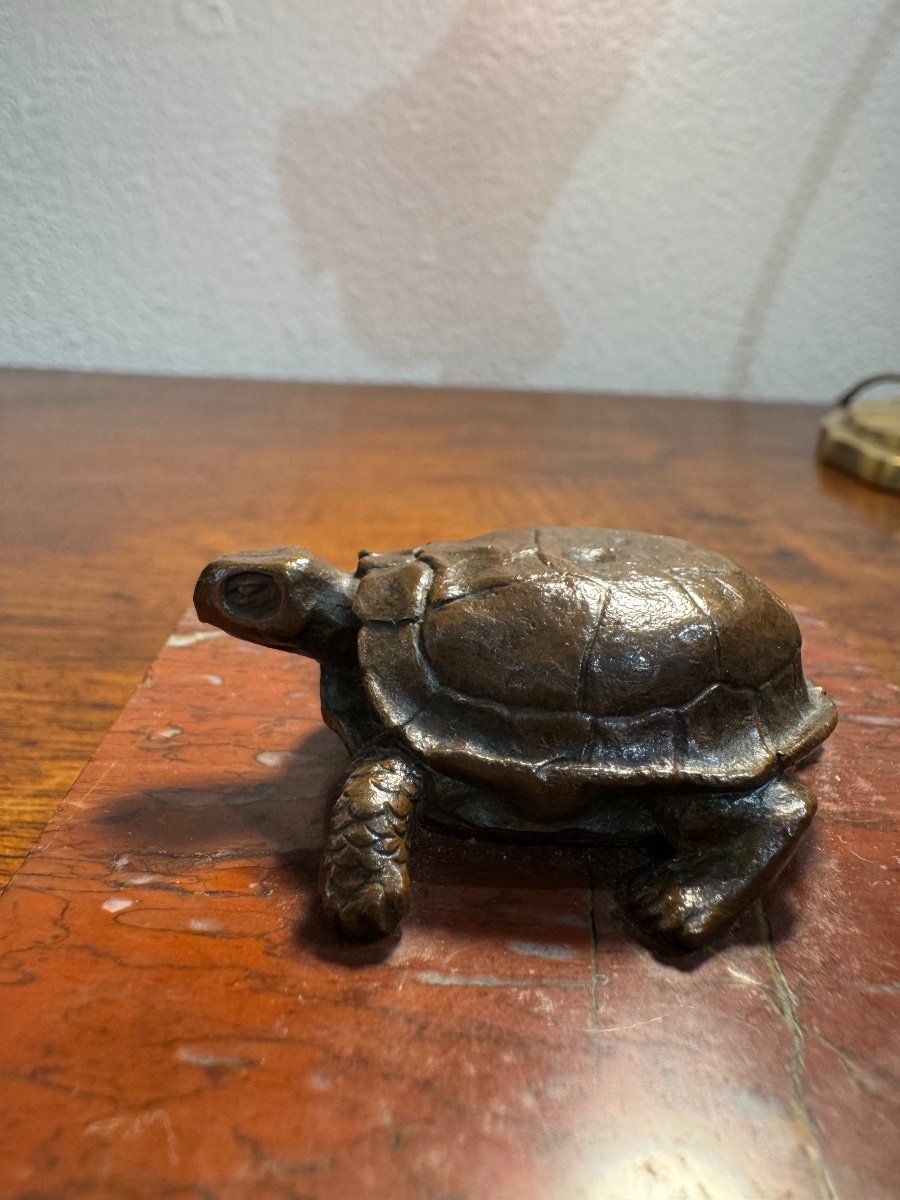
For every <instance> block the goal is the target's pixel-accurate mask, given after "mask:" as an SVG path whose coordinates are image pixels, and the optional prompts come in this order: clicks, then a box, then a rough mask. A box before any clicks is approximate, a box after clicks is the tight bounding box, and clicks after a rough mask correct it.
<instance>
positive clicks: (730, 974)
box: [0, 616, 900, 1200]
mask: <svg viewBox="0 0 900 1200" xmlns="http://www.w3.org/2000/svg"><path fill="white" fill-rule="evenodd" d="M802 621H803V626H804V636H805V640H806V662H807V667H808V669H809V671H810V673H811V674H812V675H813V677H814V678H816V679H817V680H818V681H819V682H821V683H823V684H824V685H825V686H826V687H827V688H828V689H829V690H830V691H831V692H832V694H833V695H834V697H835V699H836V700H837V702H838V706H839V709H840V712H841V718H842V720H841V724H840V725H839V727H838V730H837V732H836V733H835V734H834V736H833V737H832V738H831V740H830V741H829V742H828V743H827V745H826V747H825V748H824V750H823V751H822V752H821V753H820V754H819V756H818V757H817V758H816V759H815V760H814V761H812V762H810V763H808V764H807V765H805V766H804V767H803V769H802V772H801V773H802V776H803V778H804V780H805V782H807V783H808V784H809V785H810V786H811V787H812V788H813V789H814V790H815V791H816V792H817V793H818V795H819V797H820V801H821V808H820V814H819V817H818V818H817V820H816V822H815V824H814V830H813V833H812V834H811V836H810V837H809V838H808V840H807V843H806V845H805V846H804V848H803V850H802V851H801V852H800V854H799V855H798V857H797V859H796V860H795V862H794V863H793V864H792V865H791V866H790V867H789V868H788V871H787V872H786V873H785V875H784V876H783V877H782V879H781V880H780V881H779V882H778V883H777V884H776V885H775V886H774V887H773V888H772V889H770V891H769V893H768V894H767V895H766V897H765V898H764V901H763V903H762V904H757V905H756V907H755V908H754V909H753V910H751V911H750V912H748V913H747V914H746V916H745V918H744V919H743V920H742V921H741V922H740V924H739V925H738V927H736V928H735V929H734V931H733V933H732V935H731V936H730V938H729V940H728V941H727V943H726V944H725V945H724V946H722V947H721V948H720V949H719V950H718V952H716V953H710V954H703V955H696V956H692V957H690V958H688V959H683V960H680V961H675V960H663V959H660V958H656V957H654V956H653V955H651V954H650V953H649V952H648V951H647V950H646V949H645V948H643V947H641V946H640V945H637V944H636V943H635V942H633V941H630V940H629V939H628V938H626V937H625V936H624V935H623V933H622V932H621V930H620V929H619V927H618V925H617V924H616V922H615V921H614V920H613V918H612V917H611V915H610V904H611V902H610V897H609V894H608V889H607V887H606V876H605V873H604V860H603V856H602V855H600V854H598V853H596V852H595V853H594V854H593V855H592V854H591V853H589V852H586V851H583V850H577V849H567V850H562V849H533V848H521V847H513V846H503V845H490V844H485V843H480V842H474V841H464V840H456V839H449V838H446V839H445V838H442V837H439V836H437V835H434V834H429V833H428V832H426V831H421V832H420V833H419V835H418V840H417V844H416V846H415V854H414V857H413V874H414V880H415V896H414V905H413V910H412V913H411V914H410V916H409V918H408V919H407V921H406V922H405V925H404V928H403V933H402V936H401V937H400V938H399V939H398V940H397V939H395V940H392V941H390V942H389V943H387V944H386V945H383V946H379V947H353V946H348V945H346V944H343V943H341V942H340V941H338V940H337V939H336V938H335V937H334V936H333V935H332V934H331V933H330V932H329V931H328V930H327V929H325V928H324V927H323V926H322V924H321V922H320V921H319V918H318V914H317V910H316V904H315V890H314V889H315V875H316V865H317V858H318V852H319V847H320V845H321V842H322V835H323V823H324V819H325V815H326V812H327V807H328V802H329V798H330V797H331V796H332V795H333V794H334V791H335V789H336V787H337V785H338V782H339V780H340V778H341V773H342V771H343V769H344V766H345V756H344V752H343V750H342V748H341V746H340V745H339V743H338V741H337V739H336V738H335V737H334V736H333V735H332V734H331V733H330V732H328V731H327V730H326V729H325V728H324V727H323V726H322V723H321V720H320V717H319V712H318V695H317V689H318V672H317V669H316V667H315V666H314V665H313V664H311V663H309V662H306V661H305V660H302V659H299V658H293V657H290V656H287V655H279V654H276V653H274V652H270V651H266V650H263V649H260V648H257V647H254V646H251V645H249V644H247V643H242V642H237V641H233V640H231V639H229V638H226V637H224V636H223V635H221V634H219V633H218V632H217V631H212V630H209V629H208V628H206V627H204V626H200V625H198V624H197V623H196V621H195V620H194V619H193V618H186V619H185V621H184V622H183V623H182V624H181V626H180V627H179V630H178V632H177V633H176V634H175V635H173V637H172V638H170V639H169V642H168V644H167V646H166V647H165V649H164V650H163V652H162V653H161V655H160V657H159V659H158V661H157V663H156V664H155V666H154V668H153V670H152V671H151V672H150V673H149V674H148V676H147V678H146V680H145V681H144V683H143V685H142V686H141V688H139V689H138V691H137V692H136V693H135V695H134V696H133V698H132V700H131V701H130V702H129V704H128V706H127V707H126V708H125V710H124V711H123V712H122V714H121V716H120V717H119V719H118V721H117V722H116V724H115V726H114V727H113V729H112V730H111V732H110V733H109V734H108V735H107V737H106V738H105V740H104V741H103V743H102V744H101V746H100V747H99V749H98V751H97V753H96V754H95V756H94V758H93V759H92V761H91V763H90V764H89V766H88V767H87V768H86V769H85V771H84V773H83V774H82V776H81V778H80V779H79V781H78V783H77V784H76V786H75V787H74V788H73V789H72V791H71V793H70V794H69V796H68V798H67V800H66V802H65V803H64V805H63V806H62V808H61V809H60V811H59V813H58V814H57V816H56V818H55V819H54V821H53V822H52V823H51V825H50V826H49V827H48V829H47V830H46V832H45V834H44V835H43V837H42V838H41V840H40V843H39V844H38V845H37V846H36V847H35V849H34V851H33V853H32V854H31V856H30V858H29V859H28V861H27V862H26V864H25V865H24V866H23V867H22V869H21V870H20V871H19V872H18V874H17V875H16V877H15V879H14V880H13V882H12V884H11V885H10V887H9V888H8V889H7V891H6V893H5V894H4V895H3V897H2V899H0V984H2V991H0V997H2V1005H3V1008H2V1019H0V1066H2V1078H3V1090H2V1095H3V1103H2V1111H3V1115H2V1128H3V1137H2V1147H3V1153H2V1155H0V1195H2V1196H3V1197H4V1198H9V1200H26V1198H28V1200H43V1198H51V1197H52V1198H56V1197H66V1198H69V1197H72V1198H82V1197H90V1198H92V1197H111V1198H115V1200H129V1198H131V1197H135V1198H137V1197H179V1198H180V1197H185V1198H188V1197H196V1198H197V1200H243V1198H248V1200H249V1198H251V1197H252V1198H254V1200H256V1198H262V1200H265V1198H267V1197H273V1198H280V1197H298V1198H300V1197H302V1198H304V1200H307V1198H309V1200H347V1198H356V1197H359V1198H364V1200H367V1198H369V1197H383V1196H385V1197H387V1196H390V1197H392V1198H393V1200H406V1198H409V1200H421V1198H427V1200H548V1198H552V1200H623V1198H625V1200H632V1198H633V1200H669V1198H670V1197H676V1196H677V1197H686V1198H688V1200H693V1198H694V1197H697V1198H704V1200H705V1198H712V1200H731V1198H735V1200H737V1198H741V1200H744V1198H757V1197H758V1198H759V1200H776V1198H777V1200H805V1198H806V1197H810V1198H816V1200H818V1198H820V1197H821V1198H823V1200H835V1198H840V1200H845V1198H846V1200H878V1198H881V1197H884V1198H888V1197H891V1198H892V1197H895V1196H896V1195H897V1194H898V1191H900V1183H898V1178H897V1176H898V1167H900V1154H898V1149H897V1137H896V1131H897V1124H898V1102H897V1074H898V1068H900V1063H898V1059H900V1047H898V1034H897V999H898V990H900V982H898V979H900V974H898V964H897V931H898V922H897V891H896V887H897V884H896V878H897V866H898V861H900V860H898V846H897V841H896V832H895V831H896V819H897V809H898V793H900V783H898V765H900V693H898V689H896V688H894V687H893V686H892V685H890V684H888V683H886V682H885V681H884V680H882V679H881V678H879V677H878V676H877V675H875V674H874V673H873V672H871V671H870V670H868V669H867V668H866V667H865V666H863V665H862V664H860V663H859V662H857V661H856V660H855V659H854V657H853V656H852V654H851V653H850V651H849V650H848V649H847V648H846V647H844V646H843V645H842V644H841V643H839V642H838V641H837V640H836V639H835V638H834V637H833V636H831V635H830V634H829V632H828V631H827V630H826V629H825V628H824V627H822V626H821V624H820V623H819V622H817V621H815V620H813V619H812V618H811V617H809V616H802Z"/></svg>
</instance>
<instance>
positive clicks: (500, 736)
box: [194, 527, 836, 948]
mask: <svg viewBox="0 0 900 1200" xmlns="http://www.w3.org/2000/svg"><path fill="white" fill-rule="evenodd" d="M194 600H195V603H196V606H197V612H198V613H199V615H200V617H201V619H202V620H204V621H208V622H211V623H212V624H215V625H218V626H220V627H221V628H222V629H224V630H226V631H227V632H228V633H231V634H234V635H235V636H237V637H242V638H246V639H248V640H250V641H252V642H257V643H260V644H262V645H264V646H272V647H275V648H277V649H279V650H287V651H290V652H293V653H296V654H305V655H308V656H309V657H312V658H314V659H316V660H318V662H319V663H320V664H321V669H322V676H321V695H322V713H323V716H324V719H325V721H326V723H327V724H328V725H329V726H330V727H331V728H332V729H333V730H334V731H335V732H336V733H337V734H338V735H339V736H340V738H341V739H342V740H343V741H344V743H345V745H346V746H347V749H348V750H349V752H350V755H351V758H352V763H351V766H350V769H349V772H348V775H347V778H346V781H345V783H344V786H343V789H342V791H341V794H340V796H339V797H338V799H337V801H336V803H335V806H334V809H333V813H332V818H331V826H330V832H329V836H328V842H327V845H326V849H325V854H324V859H323V864H322V879H321V894H322V903H323V906H324V909H325V911H326V912H327V913H328V915H329V917H330V918H331V919H332V920H333V921H334V922H335V923H336V924H337V925H338V926H339V927H340V928H341V929H342V930H343V931H344V933H346V934H347V935H349V936H351V937H356V938H370V937H377V936H382V935H385V934H388V933H391V932H393V930H394V929H395V928H396V927H397V925H398V924H399V922H400V920H401V919H402V917H403V916H404V915H405V913H406V912H407V910H408V908H409V904H410V877H409V870H408V862H407V858H408V851H409V844H410V833H411V828H412V822H413V820H414V819H416V818H419V817H421V818H422V819H424V820H425V821H428V822H430V823H431V824H433V825H436V826H438V827H439V828H441V829H444V830H450V831H455V832H462V833H464V834H465V835H466V836H469V837H470V836H472V835H481V836H487V837H495V838H504V839H508V840H519V841H521V840H526V839H527V840H529V841H547V842H580V843H589V844H590V843H606V844H609V843H612V844H616V843H619V844H621V843H632V842H647V841H648V839H649V843H650V844H651V845H653V846H655V847H656V849H655V851H654V852H653V853H652V854H651V855H650V856H648V857H645V861H644V864H643V866H642V868H641V869H639V870H638V871H636V872H635V873H633V874H632V875H630V876H628V877H627V878H623V880H622V882H621V884H620V887H619V906H620V910H621V912H622V914H623V915H624V917H625V918H626V920H627V921H628V923H629V924H630V925H631V926H632V927H633V928H634V929H635V930H636V931H637V932H639V933H641V934H643V935H645V936H646V937H648V938H649V939H651V940H655V941H662V942H666V943H668V944H670V945H674V946H677V947H681V948H693V947H696V946H698V945H701V944H702V943H703V942H705V941H706V940H707V939H708V938H710V937H712V936H713V935H715V934H716V933H718V932H719V931H721V930H722V929H724V928H726V927H727V926H728V925H729V924H730V923H731V921H732V920H733V919H734V918H735V917H736V916H737V915H738V913H739V912H741V910H742V909H743V908H745V907H746V905H747V904H749V903H750V902H751V901H752V900H753V899H754V898H755V897H756V896H757V895H758V894H759V892H760V890H761V889H762V888H763V887H764V886H765V885H766V884H767V883H768V882H770V881H771V880H772V879H773V878H774V877H775V875H776V874H777V873H778V872H779V871H780V870H781V868H782V867H783V866H784V864H785V863H786V862H787V860H788V858H789V857H790V855H791V854H792V852H793V850H794V849H795V847H796V845H797V843H798V841H799V839H800V837H801V835H802V834H803V832H804V830H805V829H806V827H807V825H808V824H809V822H810V820H811V819H812V816H813V814H814V812H815V808H816V801H815V797H814V796H813V795H812V793H811V792H810V791H809V790H808V789H807V788H805V787H803V786H802V785H801V784H799V783H797V782H795V781H794V780H792V779H791V778H789V777H788V776H787V775H786V774H785V768H787V767H790V766H791V765H792V764H793V763H795V762H796V761H798V760H799V759H800V758H802V757H803V756H804V755H806V754H809V753H810V751H811V750H813V749H814V748H815V747H816V746H817V745H818V744H819V743H820V742H822V741H823V740H824V739H825V738H826V737H827V736H828V734H829V733H830V732H831V730H832V729H833V727H834V724H835V720H836V715H835V709H834V705H833V704H832V703H831V701H830V700H829V699H828V697H827V696H826V695H825V693H824V692H823V691H822V689H821V688H819V687H817V686H816V685H815V684H813V683H811V682H810V681H809V680H808V679H807V678H806V677H805V675H804V673H803V668H802V664H801V659H800V631H799V629H798V627H797V623H796V621H795V619H794V617H793V615H792V614H791V612H790V610H789V609H788V608H787V607H786V606H785V605H784V604H783V603H782V602H781V601H780V600H779V599H778V598H777V597H776V596H775V595H774V594H773V593H772V592H770V591H769V589H768V588H766V587H765V586H764V585H763V584H762V583H760V582H759V580H757V579H754V578H753V577H752V576H751V575H748V574H747V573H746V572H744V571H742V570H741V569H740V568H739V567H737V566H735V564H734V563H732V562H730V561H729V560H728V559H727V558H724V557H723V556H722V555H720V554H716V553H713V552H712V551H708V550H701V549H699V548H698V547H696V546H692V545H690V544H689V543H688V542H683V541H679V540H677V539H675V538H667V537H654V536H651V535H649V534H644V533H628V532H624V531H622V530H614V529H593V528H566V527H548V528H538V529H534V528H529V529H512V530H504V531H501V532H497V533H490V534H486V535H484V536H483V537H476V538H472V539H471V540H469V541H463V542H431V543H429V544H427V545H425V546H420V547H418V548H416V549H411V550H400V551H396V552H393V553H388V554H380V553H371V552H368V551H361V552H360V556H359V562H358V564H357V567H356V570H355V572H354V573H353V574H352V575H351V574H347V573H345V572H343V571H340V570H338V569H336V568H335V567H332V566H331V565H330V564H329V563H327V562H325V561H323V560H322V559H320V558H317V557H316V556H315V555H314V554H311V553H310V552H309V551H307V550H303V549H300V548H298V547H290V548H287V549H281V550H273V551H269V552H249V553H241V554H233V555H229V556H226V557H224V558H220V559H218V560H217V561H216V562H213V563H210V565H209V566H208V567H206V569H205V570H204V571H203V573H202V574H201V576H200V578H199V580H198V582H197V587H196V590H195V594H194Z"/></svg>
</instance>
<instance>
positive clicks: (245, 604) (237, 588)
mask: <svg viewBox="0 0 900 1200" xmlns="http://www.w3.org/2000/svg"><path fill="white" fill-rule="evenodd" d="M222 598H223V600H224V602H225V607H226V608H228V609H229V610H230V611H231V612H233V613H236V614H238V615H239V616H242V617H255V618H256V619H257V620H261V619H263V618H265V617H271V616H274V614H275V613H276V612H277V611H278V609H279V607H280V605H281V591H280V590H279V587H278V584H277V583H276V582H275V580H274V579H273V578H272V576H271V575H267V574H265V573H264V572H263V571H242V572H241V573H240V574H239V575H232V576H231V578H230V579H228V580H227V581H226V583H225V587H224V589H223V594H222Z"/></svg>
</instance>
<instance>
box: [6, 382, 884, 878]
mask: <svg viewBox="0 0 900 1200" xmlns="http://www.w3.org/2000/svg"><path fill="white" fill-rule="evenodd" d="M818 417H819V412H818V411H817V410H816V409H815V408H814V407H813V408H810V407H805V406H800V405H793V406H788V405H775V406H766V405H747V404H732V403H711V402H706V401H691V400H679V401H677V402H675V401H672V400H644V399H639V398H623V397H619V398H613V397H593V396H567V395H540V394H522V395H519V394H513V393H489V392H478V391H473V392H465V391H441V390H435V391H427V390H423V389H417V390H404V389H401V388H397V389H388V388H362V387H329V386H317V385H299V384H298V385H294V384H274V383H272V384H269V383H244V382H221V381H209V380H206V381H204V380H178V381H176V380H169V379H134V378H122V377H115V376H92V375H66V374H49V373H40V372H15V371H6V372H2V373H0V489H2V493H0V535H2V549H3V554H4V560H5V563H6V564H7V569H6V570H5V571H3V572H2V573H0V615H2V621H0V662H2V667H0V727H2V729H3V737H4V754H3V763H2V766H0V817H2V833H0V870H3V871H4V872H5V874H3V876H2V878H6V877H7V876H8V874H9V873H10V872H12V871H13V870H14V869H15V867H16V866H17V864H18V863H19V862H21V860H22V857H23V855H24V854H25V853H26V852H27V850H28V848H29V847H30V845H31V844H32V843H33V841H34V840H35V838H36V837H37V836H38V834H39V832H40V830H41V829H42V827H43V825H44V823H45V821H46V819H47V817H48V816H49V814H50V813H51V812H52V811H53V809H54V808H55V807H56V805H57V804H58V803H59V801H60V800H61V799H62V797H63V796H64V795H65V793H66V791H67V789H68V787H69V786H70V785H71V783H72V782H73V780H74V779H75V777H76V776H77V774H78V772H79V770H80V769H81V767H82V766H83V764H84V762H85V760H86V758H87V756H88V755H89V754H90V752H91V750H92V749H93V748H94V747H95V746H96V744H97V742H98V741H99V739H100V737H101V736H102V734H103V732H104V731H105V730H106V729H107V728H108V727H109V725H110V724H111V722H112V720H113V718H114V716H115V714H116V713H117V712H118V710H119V709H120V708H121V706H122V705H123V704H124V702H125V700H126V699H127V697H128V695H129V694H130V692H131V690H132V688H133V687H134V686H135V684H136V683H137V682H138V681H139V680H140V678H141V675H142V673H143V671H144V670H145V668H146V667H147V665H148V664H149V663H150V662H151V661H152V659H153V656H154V654H155V652H156V649H157V647H158V646H159V645H160V643H161V642H162V640H163V638H164V637H165V636H166V633H167V632H168V630H169V629H170V627H171V625H172V623H173V621H174V620H175V619H176V617H177V616H178V614H179V613H180V612H181V611H182V610H183V608H184V605H185V603H186V601H187V599H188V598H189V596H190V591H191V587H192V584H193V581H194V577H195V575H196V572H197V570H198V568H199V566H201V565H202V564H203V563H204V562H206V561H207V560H208V559H209V558H211V557H212V556H213V555H214V554H216V553H218V552H220V551H222V550H227V549H231V548H237V547H242V546H254V545H272V544H278V543H284V542H299V543H306V544H308V545H310V546H311V547H313V548H314V549H316V550H317V551H319V552H320V553H322V554H324V555H326V556H328V557H332V558H334V559H335V560H336V561H338V562H339V563H343V564H345V565H346V564H349V563H350V562H352V560H353V557H354V555H355V552H356V551H357V550H358V549H359V548H360V547H361V546H367V547H371V548H390V547H392V546H405V545H410V544H414V543H416V542H418V541H422V540H426V539H428V538H433V537H435V536H442V537H459V536H466V535H470V534H474V533H478V532H481V531H483V530H487V529H490V528H498V527H501V528H502V527H505V526H510V525H516V524H520V523H531V522H534V523H547V524H552V523H561V524H564V523H572V524H598V525H618V526H622V527H625V528H637V529H646V530H652V531H656V532H660V533H667V534H675V535H678V536H683V537H687V538H689V539H692V540H695V541H697V542H699V543H701V544H706V545H709V546H711V547H714V548H716V549H718V550H722V551H724V552H725V553H726V554H729V555H731V556H732V557H734V558H735V559H737V560H738V562H740V563H741V564H742V565H743V566H746V567H748V568H749V569H750V570H751V571H753V572H754V573H756V574H758V575H760V576H761V577H762V578H763V579H764V580H765V581H766V582H767V583H769V584H770V585H771V586H772V587H774V588H775V590H776V591H778V592H779V593H781V594H782V595H783V596H784V597H785V598H786V599H787V600H788V601H790V602H792V603H795V604H796V603H805V604H808V605H809V606H811V608H813V609H814V610H815V611H816V612H817V613H818V614H819V615H820V616H822V617H824V618H826V619H827V620H828V621H829V622H831V624H832V625H833V626H834V628H835V629H836V630H838V631H839V632H840V633H841V634H842V635H843V636H844V637H846V638H847V639H848V640H849V641H850V643H851V644H852V645H854V646H855V647H856V648H858V649H859V650H860V651H861V652H862V654H863V656H864V657H865V658H866V659H868V660H869V661H870V662H872V663H874V664H876V665H877V666H879V667H880V668H881V669H882V671H883V672H884V673H885V674H887V675H888V677H890V678H893V679H900V640H898V639H897V637H896V629H897V598H896V588H897V578H898V572H900V554H898V542H900V498H898V497H893V496H888V495H883V494H881V493H878V492H874V491H871V490H868V489H866V488H864V487H862V486H860V485H859V484H857V483H856V482H855V481H853V480H852V479H847V478H844V477H843V476H841V475H840V474H839V473H837V472H833V471H829V470H827V469H825V468H821V467H818V466H817V464H816V463H815V461H814V445H815V439H816V432H817V421H818Z"/></svg>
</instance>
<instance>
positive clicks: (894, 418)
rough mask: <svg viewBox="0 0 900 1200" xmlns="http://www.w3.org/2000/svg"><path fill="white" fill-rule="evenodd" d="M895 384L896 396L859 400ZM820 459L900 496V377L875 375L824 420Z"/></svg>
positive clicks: (866, 380)
mask: <svg viewBox="0 0 900 1200" xmlns="http://www.w3.org/2000/svg"><path fill="white" fill-rule="evenodd" d="M890 383H893V384H896V385H897V391H896V393H895V394H894V395H892V396H889V397H886V398H884V399H875V398H869V399H865V400H860V399H859V397H860V396H861V395H862V393H863V392H866V391H869V389H871V388H875V387H877V386H879V385H883V384H890ZM819 458H821V460H822V462H825V463H828V464H829V465H830V466H833V467H840V468H841V470H844V471H848V472H849V473H850V474H851V475H855V476H856V477H857V478H858V479H862V480H863V482H865V483H868V484H871V485H872V486H873V487H878V488H885V489H886V490H887V491H891V492H900V375H874V376H872V378H871V379H864V380H863V381H862V383H858V384H856V385H855V387H853V388H851V389H850V391H849V392H847V393H846V394H845V395H844V396H842V397H841V398H840V400H838V402H837V404H836V405H835V407H834V408H833V409H831V411H830V412H828V413H827V414H826V416H825V417H823V419H822V432H821V434H820V437H819Z"/></svg>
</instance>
